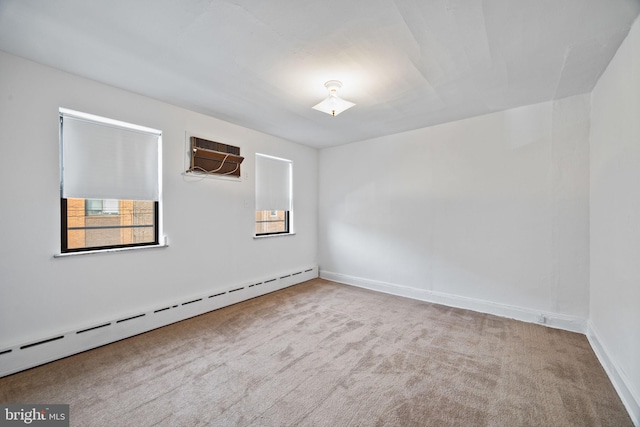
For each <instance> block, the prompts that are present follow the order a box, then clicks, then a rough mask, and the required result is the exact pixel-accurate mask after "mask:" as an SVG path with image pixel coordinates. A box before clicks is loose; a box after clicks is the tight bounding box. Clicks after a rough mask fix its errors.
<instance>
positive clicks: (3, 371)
mask: <svg viewBox="0 0 640 427" xmlns="http://www.w3.org/2000/svg"><path fill="white" fill-rule="evenodd" d="M271 277H272V278H269V279H265V280H262V281H251V282H250V283H247V284H242V285H238V284H236V285H235V286H229V287H228V288H227V290H224V291H222V292H220V291H217V292H216V293H213V294H207V295H204V296H200V297H195V298H190V299H187V300H186V301H177V302H174V303H173V304H172V305H166V303H165V304H163V305H162V306H160V307H157V308H155V309H151V310H149V311H146V312H144V313H140V312H138V313H135V314H132V315H130V316H125V317H119V318H117V319H113V320H111V321H106V322H100V323H98V324H95V325H86V326H83V327H81V328H78V329H76V330H73V331H68V332H65V333H60V334H55V335H53V336H50V337H43V338H41V339H38V340H33V341H29V342H26V343H21V344H18V345H14V346H9V347H6V348H0V377H4V376H7V375H10V374H13V373H16V372H19V371H22V370H25V369H29V368H33V367H35V366H38V365H42V364H44V363H48V362H52V361H54V360H57V359H61V358H63V357H67V356H70V355H73V354H76V353H80V352H83V351H86V350H90V349H92V348H96V347H100V346H102V345H105V344H109V343H112V342H115V341H119V340H121V339H124V338H128V337H131V336H134V335H138V334H140V333H144V332H148V331H151V330H153V329H156V328H160V327H162V326H166V325H170V324H171V323H175V322H179V321H181V320H185V319H188V318H190V317H194V316H198V315H200V314H204V313H207V312H210V311H214V310H217V309H219V308H222V307H226V306H229V305H232V304H236V303H238V302H242V301H245V300H249V299H251V298H255V297H258V296H261V295H265V294H268V293H271V292H274V291H277V290H280V289H284V288H286V287H289V286H292V285H296V284H298V283H302V282H305V281H307V280H311V279H315V278H317V277H318V267H317V266H314V267H312V268H306V269H299V270H295V271H293V272H291V273H284V274H281V275H276V276H275V278H273V276H271Z"/></svg>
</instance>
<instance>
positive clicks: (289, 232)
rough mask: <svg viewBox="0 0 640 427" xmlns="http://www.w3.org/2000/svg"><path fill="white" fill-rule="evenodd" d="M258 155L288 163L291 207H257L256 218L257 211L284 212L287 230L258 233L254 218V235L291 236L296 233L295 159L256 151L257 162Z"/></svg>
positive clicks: (288, 188)
mask: <svg viewBox="0 0 640 427" xmlns="http://www.w3.org/2000/svg"><path fill="white" fill-rule="evenodd" d="M258 156H260V157H264V158H266V159H270V160H276V161H280V162H285V163H288V167H289V172H288V176H289V182H288V184H287V191H288V193H289V195H288V199H289V209H257V206H256V209H255V210H254V218H255V214H256V212H260V211H271V212H272V211H274V210H275V211H281V212H284V214H285V219H284V221H285V229H286V230H285V231H275V232H267V233H257V232H256V224H257V221H256V220H255V219H254V221H253V230H254V234H253V237H254V239H259V238H263V237H275V236H291V235H294V234H295V232H294V230H293V220H292V218H293V161H292V160H290V159H284V158H281V157H275V156H271V155H268V154H263V153H255V159H256V162H257V161H258V160H257V158H258ZM256 168H257V164H256ZM257 178H258V173H257V170H256V179H257ZM255 196H256V204H258V201H257V199H258V194H257V192H256V195H255ZM271 212H269V215H270V216H271Z"/></svg>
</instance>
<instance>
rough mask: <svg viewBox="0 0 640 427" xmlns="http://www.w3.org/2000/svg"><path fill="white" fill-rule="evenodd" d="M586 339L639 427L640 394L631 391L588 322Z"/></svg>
mask: <svg viewBox="0 0 640 427" xmlns="http://www.w3.org/2000/svg"><path fill="white" fill-rule="evenodd" d="M587 339H588V340H589V343H590V344H591V348H592V349H593V352H594V353H595V354H596V357H597V358H598V360H599V361H600V364H601V365H602V367H603V368H604V370H605V372H606V373H607V375H608V376H609V379H610V380H611V383H612V384H613V387H614V388H615V389H616V391H617V392H618V396H620V400H622V403H623V404H624V406H625V408H627V412H629V416H630V417H631V421H632V422H633V424H634V425H635V426H636V427H640V393H638V391H634V390H633V388H632V386H631V382H630V381H629V380H628V379H627V376H626V375H625V373H624V371H622V370H621V369H620V368H619V367H618V364H617V363H616V362H615V361H614V359H613V358H611V356H610V352H609V351H607V348H606V346H605V345H604V343H603V341H602V339H600V335H599V334H598V332H597V330H596V328H595V327H594V325H593V323H591V321H589V324H588V329H587Z"/></svg>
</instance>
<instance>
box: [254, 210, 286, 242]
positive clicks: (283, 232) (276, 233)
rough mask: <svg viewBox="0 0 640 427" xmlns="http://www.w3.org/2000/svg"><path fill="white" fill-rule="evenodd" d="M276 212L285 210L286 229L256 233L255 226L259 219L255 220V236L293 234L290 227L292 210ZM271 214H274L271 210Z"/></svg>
mask: <svg viewBox="0 0 640 427" xmlns="http://www.w3.org/2000/svg"><path fill="white" fill-rule="evenodd" d="M271 211H272V210H271ZM256 212H260V211H256ZM276 212H284V228H285V231H272V232H267V233H255V226H256V224H257V221H254V234H255V237H267V236H277V235H283V234H292V233H291V227H290V225H291V224H290V222H289V216H290V211H276ZM269 216H272V215H271V212H269ZM276 216H277V215H276ZM262 222H265V221H262ZM267 222H268V221H267ZM278 222H279V221H278Z"/></svg>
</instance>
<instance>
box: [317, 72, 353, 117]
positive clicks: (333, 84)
mask: <svg viewBox="0 0 640 427" xmlns="http://www.w3.org/2000/svg"><path fill="white" fill-rule="evenodd" d="M324 86H325V87H326V88H327V89H328V90H329V96H328V97H327V98H326V99H325V100H324V101H322V102H321V103H319V104H317V105H314V106H313V109H314V110H318V111H322V112H323V113H327V114H331V115H332V116H337V115H338V114H340V113H342V112H343V111H344V110H347V109H349V108H351V107H353V106H354V105H356V104H354V103H353V102H349V101H345V100H344V99H342V98H340V97H339V96H338V89H340V88H341V87H342V83H340V82H339V81H338V80H329V81H328V82H326V83H325V84H324Z"/></svg>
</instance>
